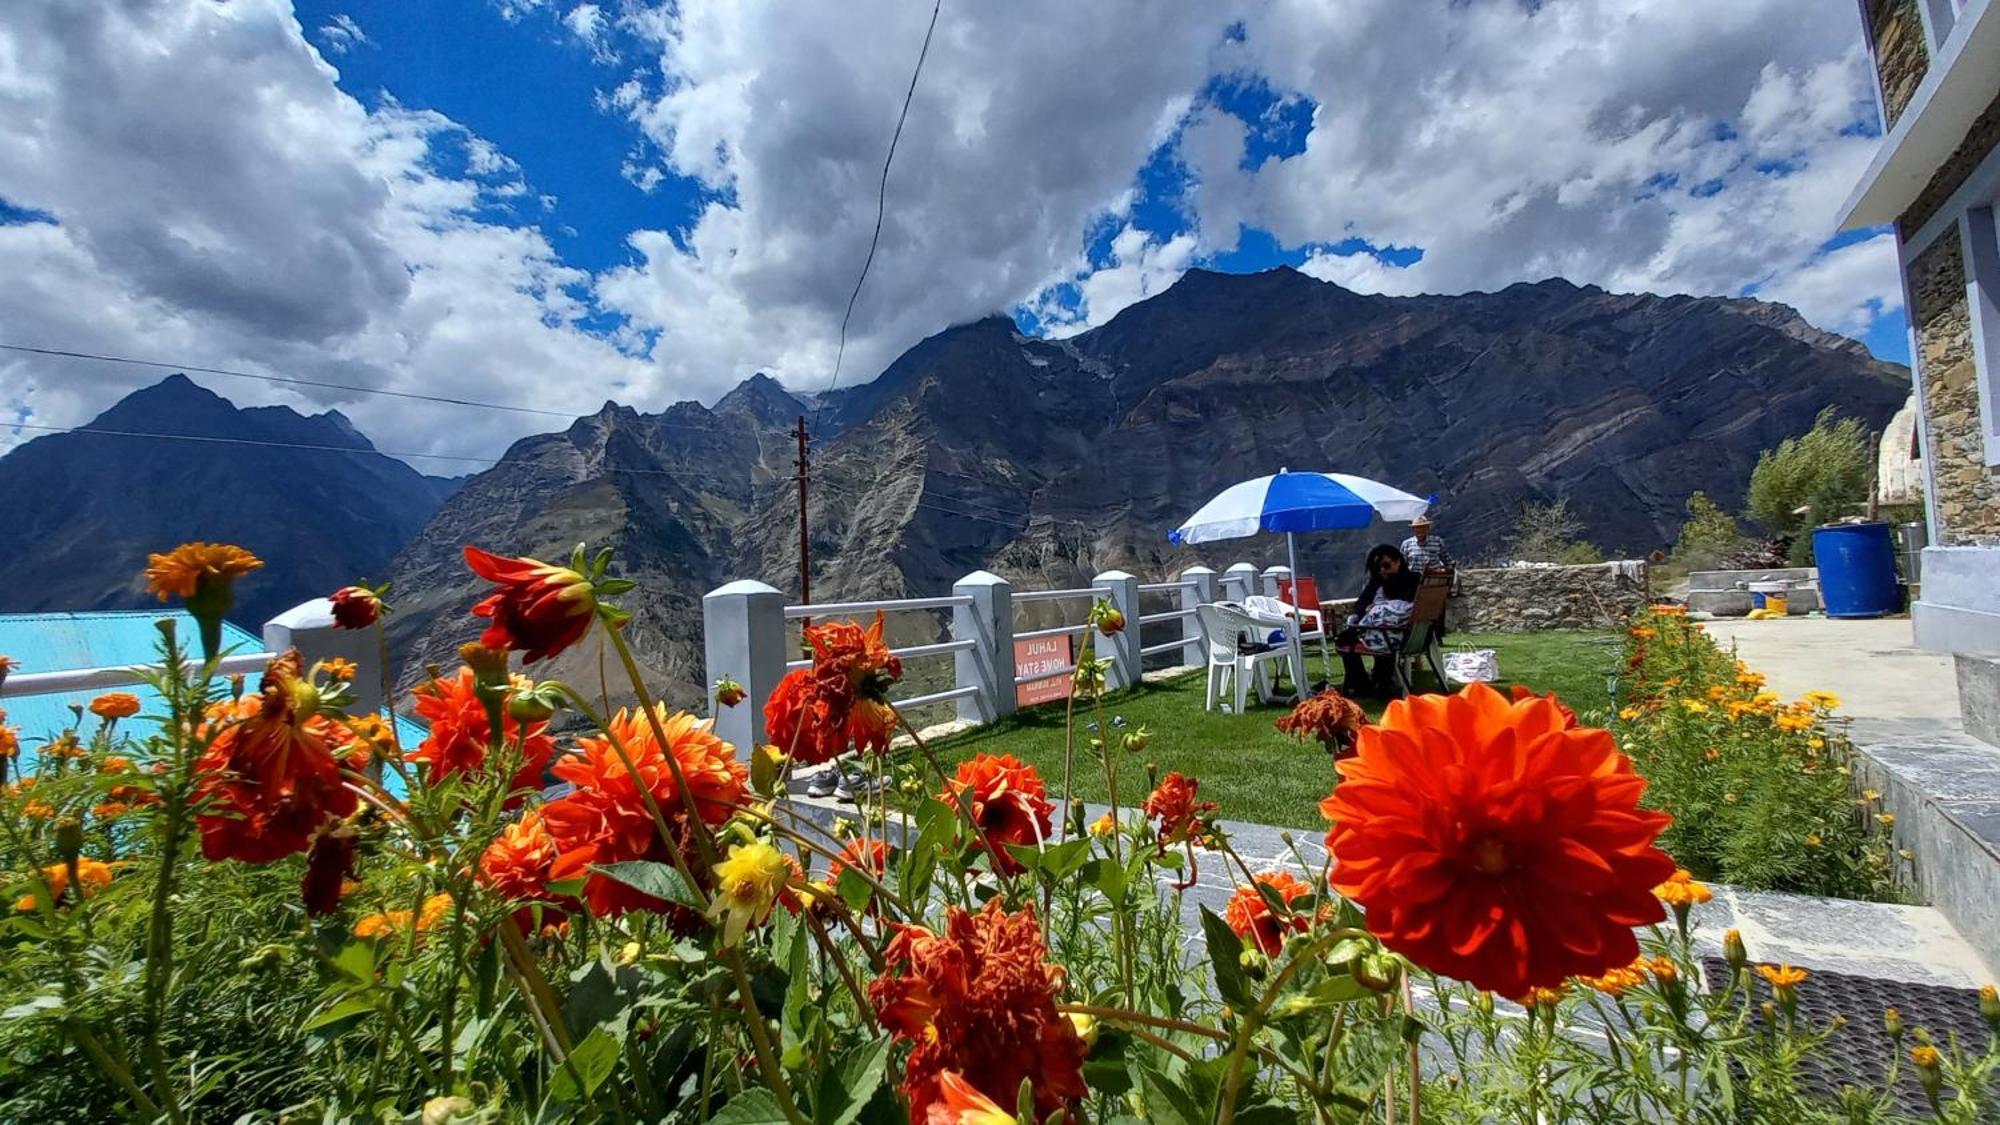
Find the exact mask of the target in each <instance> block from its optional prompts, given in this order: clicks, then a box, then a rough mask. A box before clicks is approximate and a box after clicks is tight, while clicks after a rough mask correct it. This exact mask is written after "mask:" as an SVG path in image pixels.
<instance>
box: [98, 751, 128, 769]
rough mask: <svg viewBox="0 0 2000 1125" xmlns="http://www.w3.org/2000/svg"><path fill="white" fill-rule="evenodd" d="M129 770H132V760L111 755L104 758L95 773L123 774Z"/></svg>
mask: <svg viewBox="0 0 2000 1125" xmlns="http://www.w3.org/2000/svg"><path fill="white" fill-rule="evenodd" d="M131 768H132V759H130V758H127V757H124V756H122V755H119V754H113V755H111V756H110V757H107V758H105V759H104V761H103V762H101V763H99V765H98V767H97V772H98V773H124V772H126V771H127V770H130V769H131Z"/></svg>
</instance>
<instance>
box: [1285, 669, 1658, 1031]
mask: <svg viewBox="0 0 2000 1125" xmlns="http://www.w3.org/2000/svg"><path fill="white" fill-rule="evenodd" d="M1337 768H1338V770H1339V772H1340V778H1341V780H1340V784H1339V786H1338V787H1337V788H1336V789H1335V790H1334V793H1333V795H1332V796H1331V797H1328V798H1327V799H1326V800H1325V801H1322V802H1321V803H1320V811H1321V812H1322V813H1324V814H1325V815H1326V817H1327V818H1328V819H1329V820H1331V821H1332V822H1333V828H1332V830H1331V831H1329V832H1328V833H1327V846H1328V847H1329V848H1330V849H1331V850H1332V852H1333V857H1334V869H1333V878H1332V885H1333V888H1334V889H1335V890H1336V891H1338V892H1339V893H1340V894H1342V895H1344V896H1346V897H1347V898H1350V899H1352V900H1354V901H1355V902H1356V903H1358V904H1359V905H1361V906H1362V907H1363V908H1364V909H1366V911H1367V914H1368V929H1369V930H1370V932H1372V933H1374V934H1375V935H1376V936H1378V937H1380V938H1381V939H1382V941H1383V943H1384V944H1385V945H1387V946H1389V947H1390V948H1391V949H1394V950H1396V951H1397V952H1399V953H1401V954H1403V955H1404V956H1406V957H1408V958H1409V959H1410V960H1412V961H1414V962H1416V963H1417V964H1419V965H1422V966H1423V967H1425V968H1427V969H1430V970H1432V971H1434V972H1438V973H1443V974H1445V975H1447V976H1453V977H1457V978H1459V979H1461V980H1465V981H1469V982H1470V983H1472V984H1473V985H1474V986H1475V987H1478V988H1482V989H1486V990H1489V991H1492V992H1496V993H1499V994H1500V995H1502V996H1523V995H1527V994H1528V993H1529V991H1530V990H1531V989H1534V988H1537V987H1554V986H1555V985H1557V984H1560V983H1561V982H1562V980H1563V979H1564V978H1566V977H1571V976H1583V977H1592V976H1598V975H1601V974H1602V973H1603V972H1604V971H1605V970H1606V969H1608V968H1611V967H1613V966H1617V965H1628V964H1630V963H1631V962H1632V960H1633V959H1634V958H1636V957H1637V956H1638V955H1639V943H1638V940H1637V939H1636V938H1635V937H1634V936H1633V933H1632V928H1633V927H1634V926H1644V925H1649V924H1651V923H1655V922H1660V921H1663V920H1665V918H1666V912H1665V910H1664V909H1663V908H1662V906H1661V905H1660V901H1659V900H1658V899H1656V898H1654V897H1653V894H1652V889H1653V888H1654V887H1655V886H1658V885H1659V884H1660V883H1662V882H1664V881H1665V880H1666V879H1667V878H1668V876H1670V875H1672V874H1673V872H1674V863H1673V861H1672V860H1671V859H1669V858H1667V855H1666V853H1664V852H1662V851H1660V850H1659V849H1658V848H1656V847H1654V846H1653V841H1654V840H1655V839H1656V838H1657V837H1658V836H1659V834H1660V832H1661V830H1662V829H1664V828H1665V827H1666V826H1667V824H1668V822H1669V818H1668V817H1667V816H1665V815H1664V814H1661V813H1657V812H1651V811H1648V810H1645V809H1641V808H1640V807H1639V795H1640V794H1641V793H1642V792H1643V791H1644V790H1645V787H1646V782H1645V780H1644V779H1643V778H1641V777H1640V776H1639V775H1638V774H1636V773H1634V772H1633V770H1632V763H1631V762H1630V761H1629V760H1628V759H1626V757H1625V756H1624V755H1623V754H1620V753H1619V752H1618V747H1617V745H1616V744H1615V743H1614V742H1613V741H1612V737H1611V734H1610V732H1608V731H1603V730H1597V729H1594V728H1586V727H1572V726H1570V725H1569V719H1568V717H1567V716H1565V715H1564V714H1563V713H1562V708H1561V707H1560V706H1559V705H1558V704H1557V703H1556V702H1555V701H1554V700H1551V699H1527V700H1522V701H1520V702H1515V703H1510V702H1509V701H1508V700H1507V699H1506V698H1505V697H1503V696H1501V695H1500V693H1499V692H1496V691H1494V690H1493V689H1491V688H1489V687H1486V686H1485V685H1483V684H1473V685H1471V686H1469V687H1467V688H1465V689H1464V690H1463V691H1461V692H1459V693H1458V694H1456V695H1451V696H1437V695H1429V696H1416V697H1413V698H1410V699H1405V700H1398V701H1396V702H1394V703H1391V704H1390V705H1389V708H1388V710H1387V711H1385V712H1384V713H1383V716H1382V722H1381V724H1380V725H1377V726H1372V727H1366V728H1364V729H1363V730H1362V732H1361V740H1360V743H1359V746H1358V750H1357V753H1356V755H1355V756H1354V757H1353V758H1351V759H1349V760H1347V761H1345V762H1341V763H1340V764H1339V765H1338V767H1337Z"/></svg>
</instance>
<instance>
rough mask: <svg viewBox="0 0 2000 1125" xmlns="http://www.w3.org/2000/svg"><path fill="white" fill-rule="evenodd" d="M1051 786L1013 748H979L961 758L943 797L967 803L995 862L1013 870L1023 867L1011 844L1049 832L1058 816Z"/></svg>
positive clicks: (955, 803) (1045, 836)
mask: <svg viewBox="0 0 2000 1125" xmlns="http://www.w3.org/2000/svg"><path fill="white" fill-rule="evenodd" d="M1048 794H1049V790H1048V786H1047V785H1045V784H1044V783H1043V782H1042V775H1041V774H1039V773H1036V772H1035V769H1034V767H1033V766H1028V765H1023V764H1022V763H1021V762H1019V761H1016V760H1015V758H1014V755H1012V754H1000V755H997V756H996V755H993V754H974V755H973V756H972V757H971V758H969V759H967V760H965V761H963V762H960V763H959V764H958V774H957V776H955V777H953V778H952V779H951V781H950V782H949V783H947V784H946V785H945V789H944V792H942V793H939V794H938V800H940V801H943V802H944V803H946V804H948V805H950V806H951V807H952V808H954V809H956V808H959V807H961V806H960V801H965V802H967V803H968V805H969V807H970V809H971V811H972V822H973V823H974V824H977V825H978V826H979V829H980V832H981V833H982V834H983V835H984V837H985V840H986V845H987V847H988V848H989V849H990V850H991V851H992V853H993V862H994V863H995V864H997V865H999V867H1000V868H1001V869H1002V870H1004V871H1007V872H1008V873H1010V874H1011V873H1014V872H1018V871H1021V870H1023V868H1022V867H1021V864H1020V862H1019V861H1017V860H1016V859H1015V858H1014V857H1013V856H1012V855H1009V854H1008V853H1007V845H1009V844H1021V845H1026V846H1033V845H1036V844H1039V843H1041V842H1042V841H1044V840H1046V839H1048V838H1049V834H1050V829H1051V828H1052V827H1053V826H1054V822H1053V821H1052V820H1051V819H1050V814H1051V813H1053V812H1054V811H1055V805H1054V804H1053V803H1051V802H1050V801H1049V795H1048Z"/></svg>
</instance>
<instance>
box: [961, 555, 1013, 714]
mask: <svg viewBox="0 0 2000 1125" xmlns="http://www.w3.org/2000/svg"><path fill="white" fill-rule="evenodd" d="M951 592H952V593H953V594H954V595H956V596H959V597H969V598H971V599H972V604H971V605H969V606H967V605H958V606H953V607H952V608H951V636H952V639H953V640H959V641H966V640H969V641H974V642H976V644H975V646H974V647H973V648H972V649H971V650H970V651H964V650H961V651H959V652H954V653H952V654H951V661H952V666H953V670H954V671H955V672H956V673H957V674H958V686H959V687H976V688H978V689H979V694H978V695H975V696H971V697H968V698H961V699H959V700H958V717H959V718H961V719H966V720H969V721H971V722H975V723H990V722H992V721H993V720H995V719H998V718H1000V717H1001V716H1003V715H1011V714H1013V713H1014V587H1013V586H1012V585H1011V584H1009V583H1008V581H1007V580H1006V579H1005V578H1002V577H1000V576H999V575H997V574H991V573H988V572H987V571H984V570H975V571H973V572H972V573H971V574H968V575H966V576H965V577H963V578H961V579H959V580H958V581H957V582H955V583H953V584H952V587H951Z"/></svg>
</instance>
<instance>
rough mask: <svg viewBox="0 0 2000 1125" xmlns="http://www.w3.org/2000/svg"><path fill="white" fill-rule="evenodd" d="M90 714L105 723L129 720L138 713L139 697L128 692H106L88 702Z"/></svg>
mask: <svg viewBox="0 0 2000 1125" xmlns="http://www.w3.org/2000/svg"><path fill="white" fill-rule="evenodd" d="M90 713H91V714H93V715H96V716H97V717H98V718H100V719H104V720H106V721H115V720H118V719H129V718H131V717H132V716H134V715H136V714H138V713H139V697H138V696H136V695H133V694H132V693H131V692H129V691H107V692H105V693H104V694H103V695H100V696H98V697H97V698H96V699H93V700H91V701H90Z"/></svg>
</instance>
